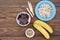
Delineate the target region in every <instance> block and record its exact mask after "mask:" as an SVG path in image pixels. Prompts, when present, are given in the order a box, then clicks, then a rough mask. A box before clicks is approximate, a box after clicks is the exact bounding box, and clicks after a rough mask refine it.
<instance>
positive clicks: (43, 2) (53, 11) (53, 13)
mask: <svg viewBox="0 0 60 40" xmlns="http://www.w3.org/2000/svg"><path fill="white" fill-rule="evenodd" d="M42 4H49V5H50V6H51V7H52V13H51V15H50V17H47V18H43V17H41V16H40V14H39V11H38V9H39V7H40V6H41V5H42ZM35 14H36V16H37V18H38V19H40V20H42V21H49V20H52V19H53V18H54V17H55V15H56V8H55V5H54V4H53V3H52V2H51V1H47V0H46V1H40V2H39V3H38V4H37V5H36V7H35Z"/></svg>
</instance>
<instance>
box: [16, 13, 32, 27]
mask: <svg viewBox="0 0 60 40" xmlns="http://www.w3.org/2000/svg"><path fill="white" fill-rule="evenodd" d="M21 14H27V15H28V16H29V19H28V23H27V24H25V25H22V24H20V23H19V20H18V16H19V15H21ZM16 22H17V24H18V25H20V26H27V25H28V24H29V23H30V22H31V17H30V15H29V14H28V12H20V13H18V14H17V16H16Z"/></svg>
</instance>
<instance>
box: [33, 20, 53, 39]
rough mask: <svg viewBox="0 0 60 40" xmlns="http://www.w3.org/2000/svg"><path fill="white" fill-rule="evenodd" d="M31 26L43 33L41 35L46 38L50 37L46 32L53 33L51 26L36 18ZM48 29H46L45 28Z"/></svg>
mask: <svg viewBox="0 0 60 40" xmlns="http://www.w3.org/2000/svg"><path fill="white" fill-rule="evenodd" d="M33 26H34V27H35V28H36V29H37V30H38V31H39V32H41V33H42V34H43V36H44V37H45V38H46V39H50V35H49V34H48V32H49V33H53V30H52V28H51V27H50V26H49V25H48V24H46V23H45V22H42V21H40V20H36V21H35V22H34V23H33ZM45 29H46V30H47V31H48V32H47V31H46V30H45Z"/></svg>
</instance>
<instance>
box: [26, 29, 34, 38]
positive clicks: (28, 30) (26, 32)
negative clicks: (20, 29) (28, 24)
mask: <svg viewBox="0 0 60 40" xmlns="http://www.w3.org/2000/svg"><path fill="white" fill-rule="evenodd" d="M29 30H32V32H33V35H31V36H29V35H28V34H27V31H29ZM25 35H26V37H28V38H32V37H34V35H35V32H34V30H33V29H31V28H28V29H27V30H26V31H25Z"/></svg>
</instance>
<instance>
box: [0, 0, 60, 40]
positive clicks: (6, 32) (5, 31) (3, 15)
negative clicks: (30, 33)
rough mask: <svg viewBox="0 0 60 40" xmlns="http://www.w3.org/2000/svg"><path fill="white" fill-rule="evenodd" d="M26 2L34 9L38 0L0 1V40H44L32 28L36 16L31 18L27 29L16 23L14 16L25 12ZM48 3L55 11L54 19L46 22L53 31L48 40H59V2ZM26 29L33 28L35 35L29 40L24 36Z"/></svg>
mask: <svg viewBox="0 0 60 40" xmlns="http://www.w3.org/2000/svg"><path fill="white" fill-rule="evenodd" d="M28 1H30V2H32V5H33V8H35V5H36V4H37V3H38V2H39V1H40V0H0V40H46V39H45V38H44V37H43V36H42V34H41V33H39V31H37V30H36V29H35V28H34V27H33V26H32V24H33V22H34V21H35V20H37V18H36V16H34V18H32V20H31V23H30V24H29V25H28V26H27V27H21V26H19V25H18V24H17V23H16V20H15V19H16V15H17V14H18V13H19V12H21V11H26V8H27V7H28V4H27V2H28ZM50 1H52V2H53V3H54V4H55V6H56V9H57V11H56V12H57V13H56V16H55V18H54V19H53V20H51V21H49V22H46V23H48V24H49V25H50V26H51V27H52V28H53V29H54V33H53V34H52V35H51V38H50V40H60V0H50ZM27 28H33V29H34V30H35V32H36V35H35V36H34V37H33V38H31V39H29V38H27V37H26V36H25V35H24V32H25V30H26V29H27Z"/></svg>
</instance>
